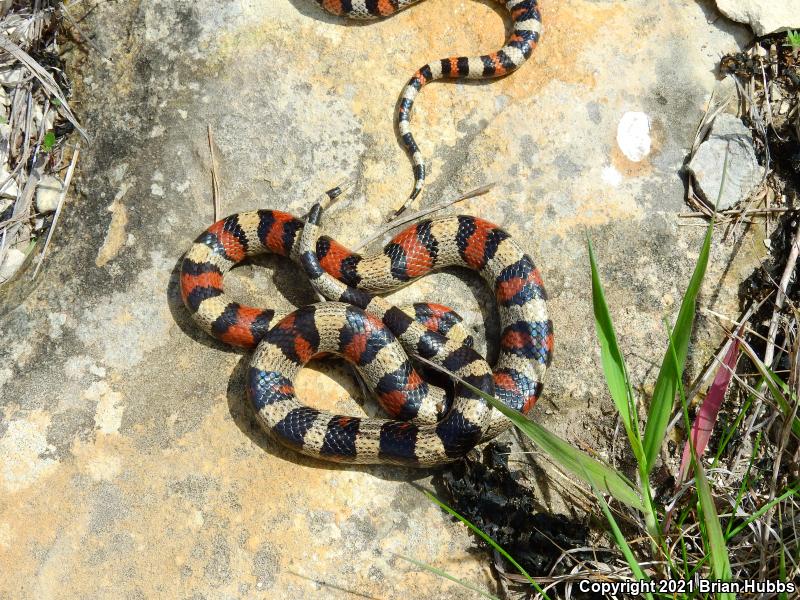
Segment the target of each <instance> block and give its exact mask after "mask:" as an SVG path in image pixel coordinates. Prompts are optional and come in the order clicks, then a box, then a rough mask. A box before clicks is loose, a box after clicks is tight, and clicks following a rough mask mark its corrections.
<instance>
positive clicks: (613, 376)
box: [587, 240, 643, 462]
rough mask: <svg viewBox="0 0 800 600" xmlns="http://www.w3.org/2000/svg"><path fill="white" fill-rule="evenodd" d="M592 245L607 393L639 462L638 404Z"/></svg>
mask: <svg viewBox="0 0 800 600" xmlns="http://www.w3.org/2000/svg"><path fill="white" fill-rule="evenodd" d="M587 243H588V246H589V264H590V266H591V270H592V307H593V309H594V325H595V329H596V331H597V340H598V342H599V343H600V359H601V362H602V364H603V372H604V373H605V378H606V384H607V385H608V391H609V392H610V393H611V399H612V400H613V401H614V405H615V406H616V407H617V412H619V415H620V418H621V419H622V424H623V425H624V426H625V432H626V433H627V434H628V440H629V441H630V445H631V449H632V450H633V453H634V456H636V460H637V461H639V462H641V461H642V460H643V455H642V445H641V440H640V439H639V422H638V416H637V413H636V404H635V400H634V395H633V390H632V389H631V385H630V379H629V378H628V369H627V367H626V366H625V358H624V357H623V356H622V352H621V351H620V349H619V343H618V342H617V334H616V332H615V331H614V323H613V322H612V320H611V313H610V312H609V310H608V304H607V303H606V298H605V293H604V292H603V284H602V282H601V281H600V274H599V273H598V270H597V262H596V260H595V256H594V248H593V247H592V241H591V240H588V241H587Z"/></svg>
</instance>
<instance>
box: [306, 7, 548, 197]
mask: <svg viewBox="0 0 800 600" xmlns="http://www.w3.org/2000/svg"><path fill="white" fill-rule="evenodd" d="M420 1H421V0H317V2H318V3H319V4H320V5H321V6H322V8H324V9H325V10H326V11H328V12H329V13H332V14H334V15H342V16H345V17H349V18H351V19H376V18H381V17H388V16H389V15H392V14H394V13H396V12H397V11H399V10H403V9H404V8H407V7H409V6H411V5H412V4H416V3H418V2H420ZM496 1H497V2H498V3H499V4H502V5H503V6H504V7H505V9H506V10H507V11H508V14H509V15H510V17H511V21H512V24H513V30H512V32H511V34H510V35H509V37H508V39H507V40H506V43H505V44H504V45H503V47H502V48H501V49H500V50H498V51H497V52H492V53H491V54H484V55H482V56H470V57H468V56H452V57H450V58H443V59H441V60H437V61H434V62H431V63H428V64H426V65H425V66H423V67H421V68H420V69H418V70H417V72H416V73H414V75H413V76H412V77H411V79H410V80H409V82H408V83H407V84H406V86H405V87H404V88H403V93H402V94H401V96H400V103H399V105H398V110H397V125H398V129H399V131H400V139H401V141H402V143H403V147H404V148H405V150H406V152H407V153H408V154H409V156H410V157H411V161H412V163H413V165H414V189H413V191H412V192H411V195H410V196H409V198H408V200H406V202H405V203H404V204H403V205H402V206H401V207H400V209H399V210H398V211H397V213H400V212H402V211H403V210H404V209H405V208H406V207H408V205H409V204H410V203H411V202H412V201H413V200H414V199H415V198H416V197H417V196H418V195H419V193H420V192H421V191H422V187H423V185H424V184H425V161H424V159H423V157H422V154H421V153H420V151H419V147H418V146H417V142H416V141H415V140H414V136H413V135H412V134H411V128H410V121H411V108H412V107H413V105H414V99H415V98H416V97H417V94H418V93H419V91H420V89H421V88H422V86H424V85H425V84H426V83H428V82H430V81H435V80H437V79H491V78H494V77H502V76H503V75H507V74H508V73H511V72H512V71H514V70H515V69H517V68H519V67H520V65H522V63H524V62H525V61H526V60H527V59H528V57H530V55H531V53H532V52H533V49H534V48H535V47H536V44H537V43H538V41H539V36H540V35H541V32H542V19H541V15H540V14H539V7H538V3H537V0H496Z"/></svg>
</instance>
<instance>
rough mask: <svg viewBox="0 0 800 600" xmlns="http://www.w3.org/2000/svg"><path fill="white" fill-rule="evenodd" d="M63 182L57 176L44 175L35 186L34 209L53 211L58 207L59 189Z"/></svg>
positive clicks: (61, 188) (45, 211) (41, 211)
mask: <svg viewBox="0 0 800 600" xmlns="http://www.w3.org/2000/svg"><path fill="white" fill-rule="evenodd" d="M63 189H64V184H63V183H62V182H61V180H60V179H59V178H58V177H54V176H53V175H45V176H44V177H42V179H41V181H39V184H38V185H37V186H36V211H37V212H40V213H48V212H53V211H54V210H55V209H56V208H58V201H59V199H60V198H61V191H62V190H63Z"/></svg>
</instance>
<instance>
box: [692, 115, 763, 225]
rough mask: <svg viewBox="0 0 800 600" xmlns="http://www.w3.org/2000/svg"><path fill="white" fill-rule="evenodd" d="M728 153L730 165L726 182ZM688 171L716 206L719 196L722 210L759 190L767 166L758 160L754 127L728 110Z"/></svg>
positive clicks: (719, 116) (718, 117) (698, 150)
mask: <svg viewBox="0 0 800 600" xmlns="http://www.w3.org/2000/svg"><path fill="white" fill-rule="evenodd" d="M726 155H727V161H728V166H727V170H726V172H725V181H724V184H723V181H722V179H723V178H722V175H723V167H724V165H725V160H726ZM688 170H689V172H690V173H691V174H692V175H693V177H694V180H695V182H696V183H697V187H696V189H697V190H698V191H699V192H700V193H702V195H703V196H704V197H705V198H706V200H707V201H708V202H709V203H710V204H711V205H712V206H713V205H714V204H715V203H717V197H719V203H718V205H717V208H718V209H719V210H725V209H728V208H730V207H731V206H733V205H734V204H736V203H737V202H739V201H741V200H745V199H746V198H747V197H748V196H749V195H750V194H752V193H753V191H755V190H756V188H757V187H758V185H759V183H760V182H761V178H762V177H763V175H764V169H763V168H762V167H761V166H760V165H759V164H758V160H757V159H756V153H755V149H754V148H753V136H752V134H751V133H750V130H749V129H748V128H747V127H746V126H745V124H744V123H742V121H741V119H739V118H738V117H736V116H734V115H730V114H727V113H722V114H720V115H718V116H717V117H716V119H714V123H713V124H712V126H711V131H710V132H709V134H708V138H707V139H706V140H705V141H704V142H703V143H702V144H700V147H698V149H697V151H696V152H695V154H694V156H693V157H692V159H691V160H690V161H689V164H688ZM720 186H722V189H721V190H720Z"/></svg>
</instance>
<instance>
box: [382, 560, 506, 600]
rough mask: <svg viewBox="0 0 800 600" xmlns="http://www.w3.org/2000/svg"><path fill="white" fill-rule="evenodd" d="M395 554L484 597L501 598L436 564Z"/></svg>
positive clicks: (497, 599)
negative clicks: (438, 567)
mask: <svg viewBox="0 0 800 600" xmlns="http://www.w3.org/2000/svg"><path fill="white" fill-rule="evenodd" d="M395 556H397V557H398V558H402V559H403V560H407V561H408V562H410V563H411V564H412V565H416V566H418V567H419V568H420V569H425V570H426V571H430V572H431V573H433V574H434V575H438V576H439V577H444V578H445V579H449V580H450V581H452V582H454V583H457V584H458V585H460V586H461V587H465V588H467V589H468V590H472V591H473V592H475V593H477V594H480V595H481V596H483V597H484V598H490V600H500V598H498V597H497V596H493V595H492V594H490V593H489V592H487V591H484V590H482V589H481V588H479V587H477V586H475V585H472V584H471V583H469V582H467V581H464V580H463V579H459V578H458V577H455V576H453V575H450V573H447V572H446V571H442V570H441V569H437V568H436V567H434V566H431V565H429V564H426V563H424V562H420V561H418V560H415V559H413V558H411V557H410V556H406V555H404V554H395Z"/></svg>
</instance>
